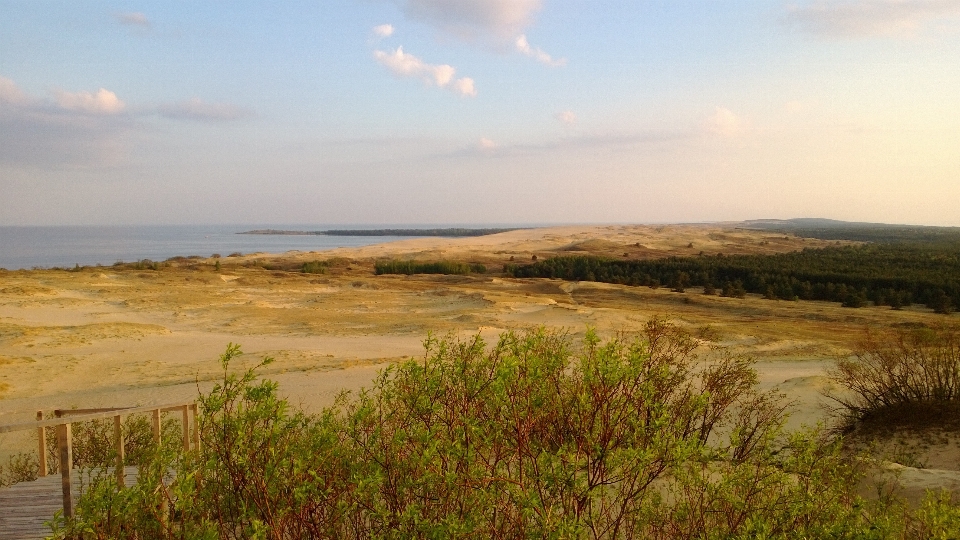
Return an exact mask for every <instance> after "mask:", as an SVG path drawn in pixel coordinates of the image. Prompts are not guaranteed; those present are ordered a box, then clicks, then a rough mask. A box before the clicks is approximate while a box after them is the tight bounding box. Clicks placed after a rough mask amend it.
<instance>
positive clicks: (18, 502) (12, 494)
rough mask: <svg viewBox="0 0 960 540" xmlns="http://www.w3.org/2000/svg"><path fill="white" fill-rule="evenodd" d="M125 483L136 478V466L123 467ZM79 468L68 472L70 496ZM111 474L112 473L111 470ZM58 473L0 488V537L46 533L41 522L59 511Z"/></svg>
mask: <svg viewBox="0 0 960 540" xmlns="http://www.w3.org/2000/svg"><path fill="white" fill-rule="evenodd" d="M123 472H124V476H125V477H126V484H127V485H128V486H131V485H133V484H134V483H136V481H137V468H136V467H124V470H123ZM80 474H81V473H80V471H79V470H76V469H74V470H73V471H72V474H71V479H72V482H71V487H72V488H73V489H72V491H73V495H74V500H76V497H77V496H78V495H80V486H81V484H84V485H85V484H86V483H87V482H85V481H84V479H82V478H81V477H80ZM111 477H112V474H111ZM62 486H63V484H62V482H61V478H60V475H59V474H57V475H52V476H43V477H41V478H38V479H37V480H34V481H33V482H20V483H19V484H14V485H12V486H9V487H5V488H0V539H3V540H39V539H41V538H46V537H48V536H49V535H50V527H48V526H46V525H45V522H47V521H50V520H51V519H53V515H54V514H55V513H56V512H57V510H60V511H63V491H62Z"/></svg>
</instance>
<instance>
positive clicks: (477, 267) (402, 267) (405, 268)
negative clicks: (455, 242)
mask: <svg viewBox="0 0 960 540" xmlns="http://www.w3.org/2000/svg"><path fill="white" fill-rule="evenodd" d="M374 271H375V272H376V274H377V275H378V276H379V275H382V274H406V275H412V274H453V275H466V274H469V273H471V272H474V273H478V274H482V273H485V272H486V271H487V267H486V266H484V265H482V264H476V263H474V264H467V263H461V262H453V261H439V262H417V261H400V260H389V261H377V262H376V264H375V265H374Z"/></svg>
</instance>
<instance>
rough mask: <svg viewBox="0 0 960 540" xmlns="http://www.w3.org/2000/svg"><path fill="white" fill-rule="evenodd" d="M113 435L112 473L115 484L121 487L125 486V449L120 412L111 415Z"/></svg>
mask: <svg viewBox="0 0 960 540" xmlns="http://www.w3.org/2000/svg"><path fill="white" fill-rule="evenodd" d="M113 437H114V441H115V442H116V445H117V447H116V448H117V470H116V471H114V473H115V474H116V475H117V485H118V486H120V488H121V489H122V488H125V487H127V483H126V480H125V479H124V474H123V462H124V461H126V460H125V458H126V449H125V448H124V443H125V441H124V439H125V437H124V436H123V415H122V414H118V415H116V416H114V417H113Z"/></svg>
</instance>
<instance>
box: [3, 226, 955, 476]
mask: <svg viewBox="0 0 960 540" xmlns="http://www.w3.org/2000/svg"><path fill="white" fill-rule="evenodd" d="M822 244H823V243H822V242H819V241H816V240H809V239H807V240H804V239H800V238H795V237H791V236H786V237H785V236H777V235H773V234H771V233H765V232H760V231H746V230H737V229H733V228H730V227H722V226H694V225H691V226H658V227H643V226H589V227H556V228H546V229H532V230H519V231H512V232H507V233H502V234H497V235H491V236H483V237H474V238H457V239H449V238H418V239H414V240H404V241H400V242H393V243H388V244H380V245H375V246H367V247H362V248H351V249H346V248H343V249H336V250H331V251H329V252H313V253H304V252H291V253H287V254H282V255H278V256H270V255H266V254H252V255H246V256H242V257H230V258H225V259H219V261H220V262H221V270H220V271H219V272H218V271H216V270H215V268H214V264H215V262H216V261H214V260H213V259H207V260H201V261H199V262H198V261H190V263H189V264H182V265H178V264H172V265H170V266H168V267H165V268H162V269H161V270H159V271H143V270H130V269H121V268H113V267H102V268H91V269H86V270H84V271H81V272H65V271H52V270H47V271H17V272H0V423H11V422H16V421H23V420H29V419H32V418H33V416H34V414H35V412H36V410H38V409H53V408H63V407H74V406H76V407H98V406H124V405H136V404H147V403H159V402H165V401H173V400H178V399H182V398H188V397H190V396H193V395H196V393H197V391H198V387H199V389H201V390H203V389H205V388H208V387H209V385H211V384H212V381H213V380H215V379H216V378H217V377H218V376H221V375H222V373H221V371H220V368H219V366H218V363H217V357H218V355H219V354H220V353H221V352H222V351H223V350H224V348H225V347H226V345H227V344H228V343H231V342H233V343H240V344H241V345H242V346H243V349H244V351H245V352H246V355H245V356H244V357H242V358H240V359H239V362H238V364H237V365H236V368H237V369H238V370H239V369H243V368H245V367H247V366H250V365H253V364H254V363H256V362H258V361H259V360H260V359H261V358H262V357H263V356H266V355H269V356H272V357H274V358H276V362H275V363H274V364H273V365H271V366H269V368H267V369H265V370H264V373H265V374H266V375H268V376H269V377H271V378H273V379H275V380H277V381H279V382H280V389H281V391H282V392H284V393H285V394H286V395H287V396H289V397H290V398H291V399H292V400H293V401H294V402H296V403H298V404H300V405H302V406H303V407H305V408H306V409H308V410H314V411H315V410H318V409H319V408H321V407H323V406H325V405H328V404H330V403H331V402H332V400H333V396H334V395H335V394H336V393H337V392H338V391H340V390H341V389H358V388H360V387H361V386H363V385H365V384H368V383H369V382H370V381H371V380H372V378H373V377H374V375H375V374H376V372H377V370H378V369H380V368H382V367H383V366H385V365H387V364H388V363H389V362H394V361H397V360H400V359H403V358H410V357H415V356H417V355H419V354H421V353H422V341H423V339H424V338H425V337H426V335H427V333H428V332H435V333H450V332H453V333H457V334H460V335H463V336H469V335H473V334H476V333H478V332H479V333H480V334H481V335H483V336H484V338H485V339H488V340H491V341H492V340H495V339H496V337H497V335H498V334H499V333H501V332H503V331H506V330H518V331H522V330H523V329H527V328H530V327H534V326H546V327H549V328H553V329H559V330H565V331H568V332H570V333H571V334H573V336H574V337H576V336H578V335H582V333H583V332H584V331H585V329H586V328H587V327H594V328H596V329H597V330H598V331H599V332H600V334H601V335H604V336H613V335H615V334H618V333H622V334H626V335H630V334H632V333H636V332H637V331H638V330H639V329H640V328H641V326H642V325H643V323H644V322H646V321H647V320H649V319H650V318H651V317H653V316H667V317H669V318H670V319H671V320H673V321H674V322H676V323H677V324H679V325H681V326H683V327H685V328H687V329H688V330H689V331H690V332H691V333H692V334H693V335H695V336H698V337H699V338H700V339H701V343H702V345H703V347H702V352H703V353H704V354H705V355H707V356H709V355H710V354H711V350H712V349H711V348H712V347H715V346H727V347H733V348H736V349H737V350H739V351H742V352H744V353H745V354H748V355H751V356H753V357H754V358H756V359H757V360H758V364H757V369H758V371H759V373H760V380H761V386H762V387H763V388H768V389H772V388H778V389H779V391H781V392H783V393H784V394H785V395H786V396H787V398H788V399H791V400H793V401H794V402H795V406H794V408H793V417H792V419H791V426H800V425H803V424H807V425H811V424H814V423H816V422H818V421H821V420H823V419H824V418H826V416H827V411H826V409H825V408H824V407H823V403H822V398H821V392H822V391H824V390H825V389H828V388H829V385H830V383H829V380H828V379H826V378H825V376H824V375H825V370H826V368H827V367H828V366H829V365H830V362H831V361H832V359H833V358H835V357H836V356H837V355H842V354H845V353H846V351H848V350H849V347H850V346H851V344H852V343H853V342H854V341H855V340H856V339H857V337H858V336H859V335H860V334H861V333H862V332H863V331H864V328H866V327H867V326H873V327H881V326H891V325H894V324H897V323H902V322H931V321H933V320H934V319H935V317H936V315H933V314H930V313H926V312H922V311H919V310H910V309H906V310H903V311H899V312H895V311H891V310H889V309H882V308H863V309H858V310H855V311H854V310H849V309H844V308H841V307H840V306H839V305H836V304H828V303H819V302H783V301H769V300H764V299H761V298H759V297H754V296H748V297H747V298H745V299H735V298H721V297H717V296H704V295H702V294H698V292H697V291H696V290H692V289H691V290H688V292H687V293H675V292H671V291H669V290H668V289H665V288H661V289H650V288H647V287H627V286H620V285H612V284H603V283H566V282H561V281H555V280H516V279H510V278H504V277H500V276H496V275H471V276H422V275H421V276H375V275H374V274H373V261H374V260H375V259H376V258H381V257H400V258H416V259H421V260H439V259H455V260H464V261H476V262H484V263H485V264H488V265H491V266H490V267H491V269H492V270H496V269H497V268H498V267H497V265H499V264H503V263H506V262H510V261H511V259H512V260H513V262H525V261H529V260H531V259H532V257H533V256H534V255H537V256H538V257H544V256H550V255H552V254H556V253H564V254H572V253H573V254H575V253H585V254H602V255H607V256H615V257H624V256H625V255H626V256H627V257H629V258H647V257H654V256H662V255H676V254H681V255H682V254H696V253H699V252H700V251H704V252H706V253H716V252H724V253H756V252H776V251H789V250H795V249H801V248H803V247H812V246H819V245H822ZM333 258H339V259H337V261H338V262H337V263H336V264H334V265H333V266H332V267H331V269H330V270H329V272H328V273H327V274H321V275H315V274H302V273H299V272H297V271H283V270H278V269H277V268H289V269H294V270H295V269H297V268H298V265H299V264H301V263H302V262H304V261H310V260H330V259H333ZM26 444H27V443H26V442H24V441H22V440H18V439H16V438H12V437H7V438H5V439H0V459H3V458H4V455H5V454H7V453H9V452H10V451H13V450H15V449H17V448H18V447H21V446H22V445H26ZM27 447H29V445H27ZM956 469H957V470H960V463H958V464H957V466H956ZM913 474H914V473H913V472H910V473H909V474H907V473H904V474H903V475H902V476H903V477H905V478H913V476H910V475H913ZM915 476H916V478H917V480H916V482H914V483H915V484H916V485H921V484H922V485H927V484H929V483H930V482H933V484H936V482H935V481H933V480H931V478H933V477H931V476H930V475H929V474H926V473H924V474H920V473H917V475H915ZM942 478H943V482H942V485H948V484H949V482H952V481H953V480H949V478H953V477H952V476H950V475H942ZM948 480H949V481H948ZM911 482H913V480H911ZM949 485H953V484H949Z"/></svg>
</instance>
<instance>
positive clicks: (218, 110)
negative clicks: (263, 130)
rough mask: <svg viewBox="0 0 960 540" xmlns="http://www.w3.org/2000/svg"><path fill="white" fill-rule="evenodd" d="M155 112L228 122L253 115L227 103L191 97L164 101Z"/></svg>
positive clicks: (199, 119)
mask: <svg viewBox="0 0 960 540" xmlns="http://www.w3.org/2000/svg"><path fill="white" fill-rule="evenodd" d="M157 112H158V113H159V114H160V116H163V117H165V118H172V119H176V120H194V121H198V122H229V121H231V120H240V119H242V118H249V117H251V116H254V113H253V111H251V110H250V109H246V108H243V107H238V106H236V105H231V104H229V103H207V102H204V101H202V100H201V99H200V98H196V97H195V98H192V99H189V100H186V101H180V102H177V103H164V104H162V105H160V106H159V107H157Z"/></svg>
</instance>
